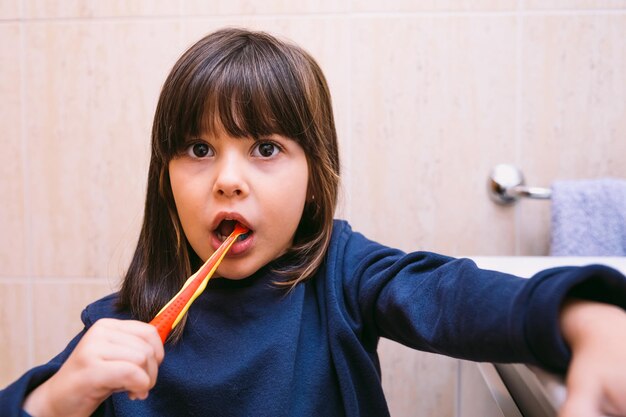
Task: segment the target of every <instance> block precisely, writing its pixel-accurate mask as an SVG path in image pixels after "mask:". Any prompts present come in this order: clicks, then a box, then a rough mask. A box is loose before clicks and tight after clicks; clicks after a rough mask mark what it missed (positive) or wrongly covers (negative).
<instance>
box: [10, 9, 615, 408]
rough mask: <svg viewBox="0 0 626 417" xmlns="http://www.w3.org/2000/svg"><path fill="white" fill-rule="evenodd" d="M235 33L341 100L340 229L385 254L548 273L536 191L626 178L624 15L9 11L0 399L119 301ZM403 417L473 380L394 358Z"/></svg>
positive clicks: (431, 364)
mask: <svg viewBox="0 0 626 417" xmlns="http://www.w3.org/2000/svg"><path fill="white" fill-rule="evenodd" d="M225 25H236V26H247V27H250V28H255V29H263V30H267V31H270V32H273V33H275V34H278V35H280V36H284V37H287V38H289V39H292V40H294V41H296V42H298V43H299V44H301V45H302V46H304V47H305V48H306V49H308V50H309V51H310V52H311V53H312V54H313V55H314V56H315V57H317V59H318V60H319V63H320V64H321V66H322V68H323V69H324V71H325V72H326V75H327V77H328V81H329V83H330V87H331V91H332V94H333V100H334V105H335V114H336V119H337V124H338V130H339V137H340V146H341V152H342V157H343V179H344V180H343V189H342V190H343V191H342V202H341V207H340V209H339V213H338V215H339V216H341V217H345V218H347V219H349V220H350V221H351V222H352V224H353V226H354V227H355V228H356V229H358V230H360V231H362V232H364V233H365V234H367V235H368V236H370V237H372V238H374V239H377V240H380V241H381V242H383V243H386V244H389V245H394V246H398V247H401V248H403V249H406V250H411V249H424V250H433V251H439V252H444V253H447V254H451V255H543V254H546V253H547V251H548V243H549V239H548V236H549V210H550V203H549V202H545V201H522V202H521V203H520V204H518V205H517V206H516V207H514V208H502V207H497V206H495V205H493V204H492V203H491V202H490V201H489V200H488V198H487V196H486V192H485V182H486V177H487V174H488V171H489V169H490V168H491V167H492V166H494V165H495V164H497V163H501V162H511V163H514V164H516V165H517V166H518V167H520V168H522V169H523V171H524V172H525V174H526V178H527V182H528V183H529V184H531V185H535V186H549V185H550V183H551V182H552V181H554V180H557V179H565V178H587V177H598V176H618V177H626V163H625V162H626V0H567V1H566V0H479V1H476V0H475V1H467V0H445V1H441V0H440V1H436V0H430V1H426V0H424V1H412V0H364V1H350V0H339V1H336V0H320V1H310V0H309V1H301V2H290V1H283V0H266V1H263V2H252V1H245V0H228V1H226V0H220V1H212V2H205V1H193V0H178V1H166V0H158V1H149V0H144V1H139V0H137V1H134V2H126V1H106V2H100V1H96V0H87V1H69V0H68V1H45V0H3V1H2V2H1V3H0V39H2V42H1V43H0V45H1V46H0V68H1V70H0V126H1V129H2V130H1V131H2V133H1V137H2V139H1V140H2V145H3V146H2V152H1V153H0V195H2V199H3V201H2V204H0V231H1V232H0V340H2V341H3V342H2V343H0V386H4V385H5V384H7V383H8V382H9V381H11V380H13V379H15V378H17V377H18V376H19V375H20V374H21V373H22V372H23V371H24V370H25V369H27V368H29V367H32V366H34V365H35V364H39V363H42V362H44V361H46V360H48V359H49V358H50V357H51V356H52V355H54V354H55V353H56V352H58V351H59V350H60V349H62V348H63V346H64V344H65V343H66V342H67V340H69V338H70V337H71V335H73V334H75V333H76V332H77V331H78V330H79V329H80V328H81V324H80V321H79V314H80V311H81V309H82V308H83V306H84V305H85V304H86V303H88V302H89V301H90V300H93V299H95V298H97V297H99V296H101V295H104V294H106V293H108V292H111V291H114V290H115V289H116V288H117V286H118V284H119V277H120V275H121V274H122V273H123V271H124V268H125V267H126V264H127V262H128V260H129V256H130V254H131V252H132V250H133V246H134V244H135V241H136V238H137V232H138V226H139V224H140V221H141V216H142V203H143V198H144V187H145V181H146V169H147V162H148V155H149V135H150V126H151V118H152V115H153V112H154V107H155V103H156V98H157V96H158V93H159V88H160V86H161V83H162V82H163V80H164V78H165V76H166V74H167V72H168V71H169V69H170V68H171V66H172V65H173V63H174V61H175V60H176V59H177V57H178V56H179V55H180V54H181V53H182V51H183V50H184V48H186V47H187V46H189V45H190V44H191V43H192V42H193V41H195V40H197V39H198V38H199V37H201V36H202V35H203V34H205V33H207V32H210V31H212V30H214V29H216V28H219V27H222V26H225ZM381 349H382V351H383V359H382V361H383V367H384V373H383V382H384V384H385V388H386V390H387V391H388V392H389V398H390V402H391V408H392V415H394V416H411V415H420V416H440V417H441V416H443V417H446V416H453V415H456V414H457V411H458V410H456V409H455V401H456V399H455V396H454V387H455V385H456V368H457V362H456V361H454V360H451V359H447V358H442V357H438V356H434V355H430V354H422V353H408V352H407V351H406V350H405V349H403V348H401V347H399V346H398V345H395V344H393V343H389V342H383V344H382V348H381Z"/></svg>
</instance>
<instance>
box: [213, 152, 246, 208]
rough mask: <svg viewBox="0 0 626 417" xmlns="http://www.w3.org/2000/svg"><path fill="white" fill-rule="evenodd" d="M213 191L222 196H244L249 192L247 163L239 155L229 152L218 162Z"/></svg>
mask: <svg viewBox="0 0 626 417" xmlns="http://www.w3.org/2000/svg"><path fill="white" fill-rule="evenodd" d="M216 168H217V177H216V179H215V183H214V185H213V193H214V194H215V195H217V196H220V197H227V198H232V197H244V196H246V195H248V193H249V185H248V182H247V181H246V174H245V163H244V161H242V160H241V158H239V157H238V156H237V155H235V154H234V153H233V154H227V155H223V156H222V158H220V161H219V163H218V164H217V167H216Z"/></svg>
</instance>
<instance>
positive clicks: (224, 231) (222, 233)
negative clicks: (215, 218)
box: [214, 219, 252, 242]
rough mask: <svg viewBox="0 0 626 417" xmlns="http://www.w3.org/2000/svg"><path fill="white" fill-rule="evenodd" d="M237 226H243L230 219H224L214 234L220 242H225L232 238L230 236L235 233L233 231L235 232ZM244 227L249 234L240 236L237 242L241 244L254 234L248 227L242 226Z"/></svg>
mask: <svg viewBox="0 0 626 417" xmlns="http://www.w3.org/2000/svg"><path fill="white" fill-rule="evenodd" d="M237 224H241V223H239V222H238V221H237V220H230V219H224V220H222V221H221V222H220V224H219V225H218V226H217V229H215V231H214V233H215V235H216V236H217V238H218V239H219V240H220V242H223V241H225V240H226V238H227V237H228V236H230V234H231V233H232V232H233V230H235V226H236V225H237ZM241 226H243V227H245V228H246V229H248V233H245V234H243V235H239V237H238V238H237V242H241V241H242V240H246V239H247V238H248V237H249V236H250V235H251V234H252V230H250V229H249V228H248V227H246V226H244V225H241Z"/></svg>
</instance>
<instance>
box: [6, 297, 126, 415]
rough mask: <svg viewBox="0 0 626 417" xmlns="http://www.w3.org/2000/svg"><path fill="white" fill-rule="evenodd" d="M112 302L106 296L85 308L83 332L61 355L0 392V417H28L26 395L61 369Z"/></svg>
mask: <svg viewBox="0 0 626 417" xmlns="http://www.w3.org/2000/svg"><path fill="white" fill-rule="evenodd" d="M112 300H114V297H113V296H108V297H105V298H103V299H102V300H100V301H98V302H96V303H94V304H92V305H90V306H88V307H87V308H85V309H84V310H83V312H82V314H81V320H82V322H83V324H84V328H83V330H82V331H81V332H80V333H79V334H78V335H77V336H76V337H74V339H72V340H71V341H70V343H69V344H68V345H67V347H66V348H65V349H64V350H63V351H62V352H61V353H59V354H58V355H57V356H55V357H54V358H53V359H52V360H50V362H48V363H46V364H44V365H41V366H37V367H35V368H33V369H31V370H29V371H28V372H26V373H25V374H24V375H22V376H21V377H20V378H19V379H18V380H17V381H15V382H13V383H12V384H10V385H9V386H7V387H6V388H4V389H3V390H0V417H29V414H28V413H26V412H25V411H24V410H23V409H22V404H23V403H24V400H25V399H26V397H27V396H28V394H30V393H31V392H32V391H33V390H34V389H35V388H37V387H38V386H40V385H41V384H43V383H44V382H46V381H47V380H48V379H49V378H50V377H51V376H52V375H54V374H55V373H56V372H57V371H58V370H59V368H61V365H63V363H64V362H65V361H66V359H67V358H68V357H69V356H70V354H71V353H72V352H73V350H74V348H75V347H76V345H77V344H78V342H80V340H81V338H82V337H83V335H84V334H85V332H86V331H87V330H88V329H89V328H90V327H91V325H92V324H93V323H94V322H95V321H96V319H97V318H99V317H102V316H105V315H107V312H108V311H109V310H111V306H112Z"/></svg>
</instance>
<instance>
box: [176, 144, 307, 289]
mask: <svg viewBox="0 0 626 417" xmlns="http://www.w3.org/2000/svg"><path fill="white" fill-rule="evenodd" d="M169 175H170V181H171V185H172V192H173V194H174V201H175V203H176V209H177V211H178V215H179V218H180V221H181V223H182V227H183V231H184V232H185V236H186V237H187V240H188V241H189V243H190V244H191V246H192V247H193V249H194V251H195V252H196V254H197V255H198V256H199V257H200V258H201V259H202V260H203V261H206V260H207V259H208V258H209V256H211V254H212V253H213V252H214V251H215V250H216V249H217V248H218V247H219V245H220V244H221V243H222V241H223V240H224V238H225V237H226V236H228V234H230V231H231V230H232V227H233V221H229V220H234V221H238V222H239V223H241V224H243V225H244V226H246V227H247V228H249V229H250V231H251V233H250V234H249V235H248V236H247V237H246V238H245V239H244V240H241V241H237V242H236V243H235V244H234V245H233V246H232V247H231V248H230V251H229V252H228V253H227V255H226V257H225V258H224V260H223V261H222V263H221V264H220V266H219V268H218V270H217V274H218V275H219V276H222V277H225V278H230V279H242V278H246V277H248V276H250V275H251V274H253V273H254V272H256V271H257V270H258V269H259V268H261V267H262V266H264V265H266V264H267V263H268V262H270V261H272V260H274V259H276V258H278V257H279V256H280V255H282V254H283V253H284V252H285V251H286V250H287V249H288V248H289V247H290V246H291V244H292V242H293V238H294V235H295V232H296V228H297V227H298V224H299V222H300V218H301V217H302V212H303V210H304V205H305V202H306V197H307V184H308V165H307V160H306V156H305V154H304V150H303V149H302V147H300V145H298V144H297V143H296V142H295V141H293V140H291V139H289V138H286V137H284V136H280V135H271V136H268V137H267V138H263V139H261V140H258V141H255V140H253V139H251V138H233V137H229V136H227V135H225V134H220V135H219V136H218V137H214V136H209V135H202V136H201V137H200V138H198V139H195V140H193V141H190V142H189V146H188V147H187V148H186V149H185V152H184V153H183V154H182V155H180V156H178V157H176V158H174V159H172V161H171V162H170V163H169Z"/></svg>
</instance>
